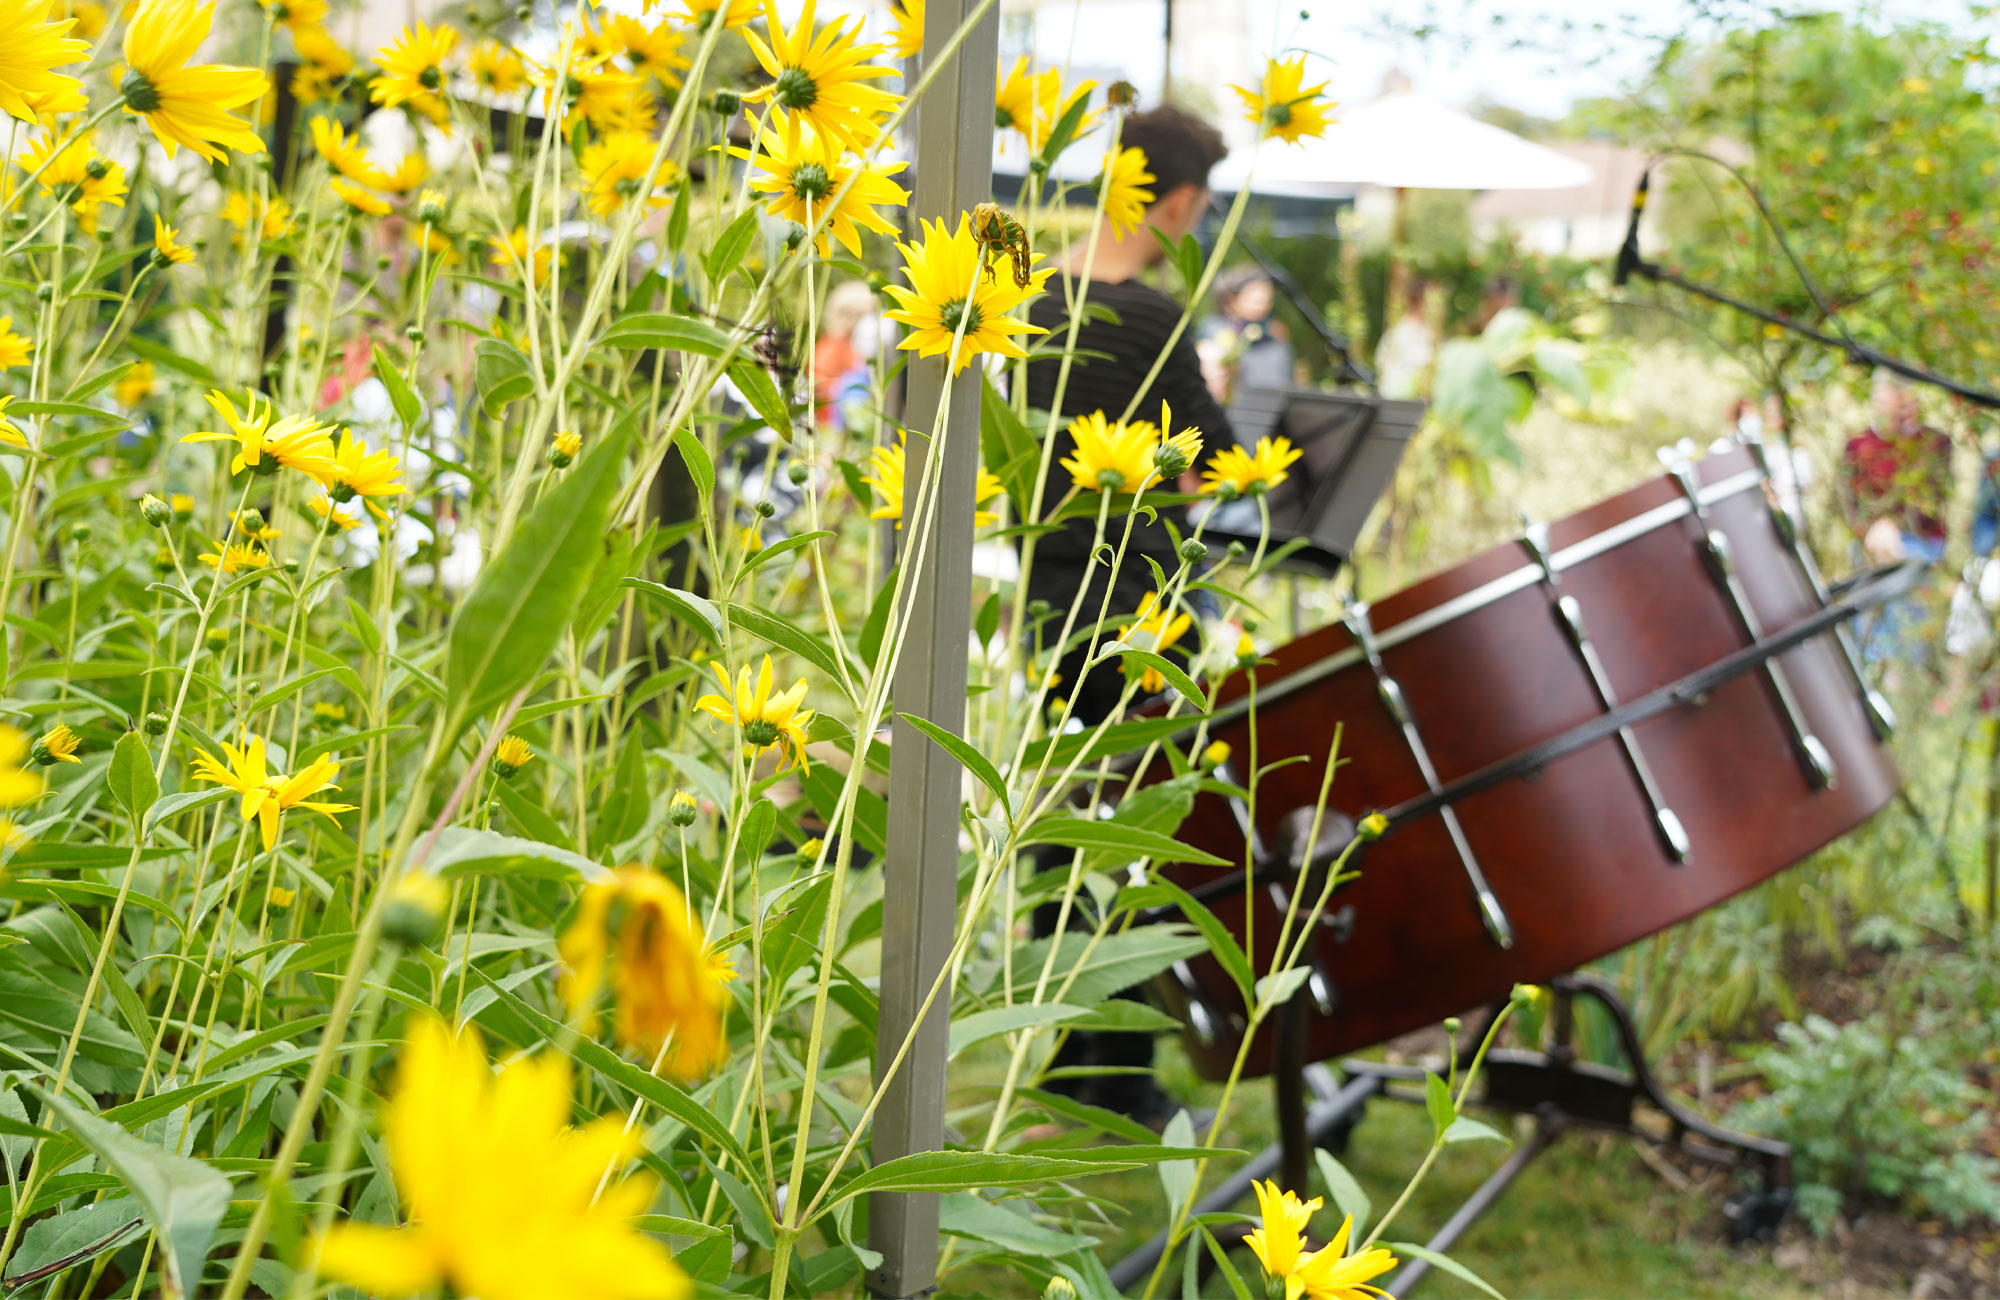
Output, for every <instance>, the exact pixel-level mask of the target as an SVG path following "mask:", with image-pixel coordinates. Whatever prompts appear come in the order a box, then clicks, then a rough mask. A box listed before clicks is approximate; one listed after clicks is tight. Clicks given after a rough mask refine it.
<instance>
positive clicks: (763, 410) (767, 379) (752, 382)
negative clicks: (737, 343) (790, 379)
mask: <svg viewBox="0 0 2000 1300" xmlns="http://www.w3.org/2000/svg"><path fill="white" fill-rule="evenodd" d="M729 378H730V379H731V380H732V381H734V382H735V384H736V388H737V391H738V392H740V393H742V394H743V400H744V401H746V402H748V403H749V404H750V409H751V410H753V411H755V412H756V413H757V414H758V416H759V417H761V418H762V419H763V421H764V423H766V424H768V425H770V426H771V432H773V433H775V434H777V435H778V436H779V437H780V438H783V439H784V440H785V441H786V442H790V441H791V440H792V412H791V408H790V407H789V406H787V405H785V399H784V396H783V394H781V393H779V392H778V385H777V384H776V383H774V382H773V381H772V379H771V372H770V371H769V370H766V369H765V368H764V363H763V362H761V361H758V360H756V359H755V358H745V359H743V360H741V361H733V362H731V363H730V366H729Z"/></svg>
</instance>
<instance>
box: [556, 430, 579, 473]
mask: <svg viewBox="0 0 2000 1300" xmlns="http://www.w3.org/2000/svg"><path fill="white" fill-rule="evenodd" d="M582 451H583V435H582V434H580V433H578V432H577V431H576V430H574V429H560V430H557V432H556V436H555V437H554V438H551V439H550V440H549V464H551V465H553V466H555V467H556V468H557V469H567V468H569V466H570V463H571V462H572V461H574V460H575V459H576V458H577V456H578V454H579V453H581V452H582Z"/></svg>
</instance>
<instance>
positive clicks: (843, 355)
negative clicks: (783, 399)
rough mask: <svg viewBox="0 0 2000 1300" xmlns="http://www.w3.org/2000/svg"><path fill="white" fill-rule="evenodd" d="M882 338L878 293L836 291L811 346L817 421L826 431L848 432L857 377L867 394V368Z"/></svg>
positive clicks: (855, 288) (847, 285)
mask: <svg viewBox="0 0 2000 1300" xmlns="http://www.w3.org/2000/svg"><path fill="white" fill-rule="evenodd" d="M881 337H882V313H881V308H880V307H879V306H878V305H877V303H876V301H875V294H874V292H873V291H872V290H871V289H869V287H868V286H867V285H866V284H864V283H863V282H862V281H860V280H846V281H843V282H842V283H840V284H838V285H835V286H834V289H833V292H831V293H829V294H827V296H826V307H825V309H824V310H822V311H821V313H820V324H819V338H818V339H817V341H815V342H814V344H813V418H814V419H816V420H818V421H819V423H820V424H821V425H822V426H823V427H826V428H829V429H840V428H846V427H847V426H848V424H849V421H848V420H847V419H846V418H845V411H846V408H847V405H848V402H849V400H850V396H851V394H852V392H853V390H854V388H855V385H856V382H857V377H858V382H859V385H860V387H861V388H862V389H864V390H866V389H867V388H868V387H869V384H868V363H869V361H870V359H871V358H873V357H874V355H875V350H876V348H877V347H878V346H879V344H880V342H881ZM857 372H858V375H857Z"/></svg>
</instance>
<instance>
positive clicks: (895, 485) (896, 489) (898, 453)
mask: <svg viewBox="0 0 2000 1300" xmlns="http://www.w3.org/2000/svg"><path fill="white" fill-rule="evenodd" d="M907 436H908V435H907V434H906V433H905V432H904V431H903V430H901V429H898V430H896V445H895V446H893V447H879V446H878V447H876V448H875V449H874V450H873V451H871V452H869V453H868V468H869V470H870V471H871V472H870V473H867V474H863V475H862V476H861V481H862V482H863V483H866V484H867V485H868V486H869V487H871V488H873V489H875V508H874V509H873V510H870V511H869V512H868V517H869V518H870V519H893V520H895V521H896V527H898V528H901V527H902V526H903V473H904V466H905V464H906V463H907V455H908V453H907V450H906V448H905V446H904V443H905V440H906V438H907ZM999 495H1000V480H999V479H997V478H995V477H994V476H993V475H992V474H991V473H990V472H989V471H988V470H987V468H986V467H985V466H984V465H981V466H980V467H979V478H978V479H977V480H976V486H975V487H974V488H973V493H972V504H973V506H974V513H973V516H972V522H973V525H974V526H975V527H979V528H984V527H985V526H987V525H988V524H997V523H999V522H1000V516H999V515H996V514H994V513H992V512H991V511H989V510H979V509H978V508H977V507H979V506H983V505H985V504H986V503H987V502H988V501H991V500H992V499H993V498H994V497H997V496H999Z"/></svg>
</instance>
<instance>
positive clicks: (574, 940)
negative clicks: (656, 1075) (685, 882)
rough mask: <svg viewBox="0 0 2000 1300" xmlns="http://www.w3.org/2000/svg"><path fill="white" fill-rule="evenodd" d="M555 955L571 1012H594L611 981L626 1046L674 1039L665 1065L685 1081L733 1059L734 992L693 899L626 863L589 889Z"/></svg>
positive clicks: (646, 1048)
mask: <svg viewBox="0 0 2000 1300" xmlns="http://www.w3.org/2000/svg"><path fill="white" fill-rule="evenodd" d="M614 948H615V949H616V951H615V952H614V951H613V950H614ZM556 950H557V952H558V953H560V954H561V956H562V959H563V963H564V965H565V966H567V967H568V969H567V970H566V971H565V972H564V974H563V978H562V992H563V997H564V999H565V1001H566V1002H567V1003H568V1005H569V1009H570V1014H571V1015H572V1016H588V1015H589V1014H590V1013H591V1011H592V1010H593V1009H594V1008H595V1007H596V1005H597V999H598V997H599V995H600V994H601V993H602V991H603V989H604V987H605V985H606V984H607V983H608V984H609V985H610V988H611V995H612V1001H613V1003H614V1004H615V1006H616V1011H615V1012H614V1015H613V1019H612V1034H613V1036H615V1037H616V1038H617V1040H618V1041H619V1042H620V1043H622V1044H624V1045H626V1046H627V1047H633V1048H637V1049H639V1050H640V1051H642V1052H655V1051H658V1050H659V1048H660V1045H661V1044H662V1043H667V1042H668V1039H669V1036H671V1039H672V1041H671V1043H669V1045H668V1048H667V1056H666V1060H665V1062H664V1065H665V1067H666V1068H667V1069H668V1070H669V1071H671V1072H672V1073H674V1074H676V1075H679V1076H680V1077H682V1078H694V1077H696V1076H698V1075H701V1074H705V1073H707V1072H708V1071H709V1070H710V1069H712V1068H714V1067H715V1066H717V1065H719V1064H721V1063H722V1062H723V1061H724V1060H725V1059H727V1057H728V1054H729V1040H728V1039H727V1038H726V1037H725V1036H724V1033H723V1013H724V1012H725V1011H726V1010H727V1009H728V1005H729V997H728V994H727V993H726V992H725V991H724V989H723V983H722V981H721V980H719V979H717V978H716V975H715V972H714V969H713V967H712V966H711V964H710V962H709V958H708V954H707V953H706V952H705V951H704V945H703V942H702V936H701V930H700V928H699V927H698V926H697V925H696V923H695V918H694V915H693V913H692V910H691V909H690V908H689V906H688V902H687V900H686V899H685V898H684V897H682V895H681V891H680V890H679V889H677V888H675V887H674V884H673V882H672V881H670V880H668V879H667V878H666V877H665V876H662V875H660V874H658V873H657V872H654V871H649V870H647V869H646V868H645V867H640V866H626V867H620V868H619V869H618V870H617V871H616V872H614V873H613V874H612V878H611V879H610V880H601V881H593V882H592V883H590V884H588V885H585V886H584V889H583V897H582V898H581V899H580V900H579V901H578V903H577V913H576V921H575V923H574V924H572V925H571V926H570V927H569V929H567V930H565V931H563V934H562V938H561V939H560V940H559V941H558V943H557V949H556Z"/></svg>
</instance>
